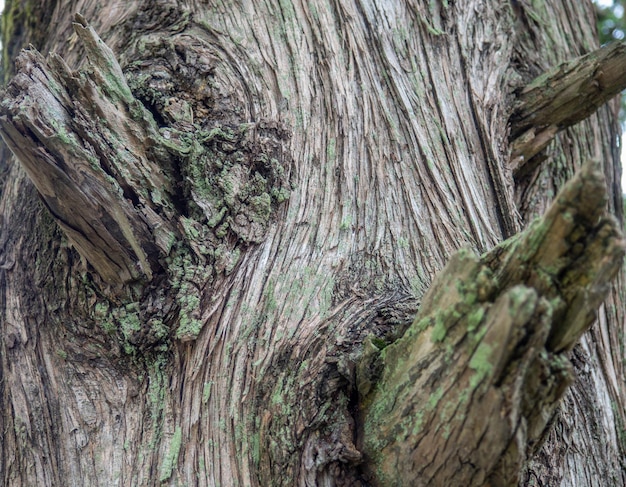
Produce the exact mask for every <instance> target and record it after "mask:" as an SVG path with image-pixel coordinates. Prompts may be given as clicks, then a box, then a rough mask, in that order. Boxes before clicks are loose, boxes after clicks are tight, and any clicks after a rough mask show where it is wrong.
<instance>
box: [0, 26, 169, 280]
mask: <svg viewBox="0 0 626 487" xmlns="http://www.w3.org/2000/svg"><path fill="white" fill-rule="evenodd" d="M77 20H78V23H76V24H75V29H76V32H77V34H78V35H79V37H80V38H81V39H82V40H83V42H84V44H85V46H86V49H87V53H88V56H89V60H90V70H89V71H88V72H79V73H76V72H72V71H71V70H70V68H69V67H68V66H67V65H66V64H65V62H64V61H63V59H61V58H60V57H58V56H56V55H54V54H51V55H50V56H49V57H48V59H47V60H46V59H44V58H43V56H42V55H41V54H39V53H38V52H37V51H35V50H34V49H30V50H27V51H24V52H22V53H21V55H20V57H19V58H18V60H17V70H18V73H17V75H16V76H15V78H14V79H13V80H12V81H11V83H10V84H9V85H8V86H7V88H6V93H5V96H4V99H3V101H2V103H1V105H0V127H1V132H2V136H3V138H4V140H5V142H6V143H7V145H8V146H9V147H10V148H11V150H12V151H13V152H14V153H15V155H16V156H17V158H18V159H19V160H20V162H21V163H22V165H23V166H24V168H25V169H26V171H27V173H28V175H29V177H30V179H31V180H32V181H33V183H34V184H35V186H36V187H37V189H38V191H39V193H40V194H41V197H42V199H43V201H44V203H45V204H46V206H47V207H48V208H49V209H50V211H51V213H52V214H53V215H54V216H55V218H56V220H57V222H58V224H59V225H60V226H61V228H62V229H63V230H64V232H65V233H66V234H67V236H68V237H69V238H70V240H71V241H72V242H73V244H74V245H75V246H76V248H77V249H78V250H79V252H80V253H81V254H82V255H83V256H84V257H85V258H86V259H87V260H88V261H89V262H90V264H91V265H93V267H94V268H95V269H96V270H97V271H98V273H99V274H100V275H101V276H102V277H103V278H104V279H105V280H106V281H108V282H109V283H112V284H123V283H126V282H130V281H135V280H145V281H148V280H150V279H151V278H152V275H153V273H154V272H155V271H156V270H158V269H159V266H160V264H159V262H158V258H157V257H158V253H159V251H160V250H163V247H164V246H165V245H166V241H167V240H168V238H167V236H166V234H171V233H172V232H173V230H172V229H171V228H169V225H168V222H167V219H166V218H164V217H163V216H160V215H159V214H167V213H168V211H169V210H168V207H169V208H171V203H169V196H168V194H169V193H171V189H170V183H169V180H168V178H167V176H166V175H165V173H164V172H163V170H162V169H161V167H160V166H159V165H157V164H156V163H154V162H153V160H152V159H151V157H150V154H149V152H150V151H152V150H153V147H154V145H155V144H156V141H157V140H158V131H157V130H158V129H157V127H156V125H155V123H154V121H153V120H152V119H151V116H150V115H149V113H148V112H147V111H146V110H145V109H144V108H143V107H142V105H141V104H140V103H139V102H138V101H137V100H135V99H134V98H133V96H132V94H131V92H130V89H129V88H128V86H127V85H126V82H125V81H124V77H123V76H122V74H121V69H120V67H119V65H118V64H117V61H116V60H115V57H114V56H113V54H112V52H111V50H110V49H109V48H108V47H107V46H106V45H105V44H104V43H103V42H102V40H101V39H100V38H99V37H98V36H97V35H96V33H95V32H94V31H93V29H92V28H91V27H88V26H86V25H85V24H84V22H83V23H80V17H79V16H78V17H77Z"/></svg>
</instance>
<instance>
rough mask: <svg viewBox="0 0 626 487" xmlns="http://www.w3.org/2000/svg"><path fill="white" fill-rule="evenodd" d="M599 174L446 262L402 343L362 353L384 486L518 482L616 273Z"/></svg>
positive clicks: (368, 435) (366, 414) (369, 448)
mask: <svg viewBox="0 0 626 487" xmlns="http://www.w3.org/2000/svg"><path fill="white" fill-rule="evenodd" d="M597 166H598V165H597V164H593V163H588V164H586V165H584V166H583V168H582V169H581V170H580V171H579V173H578V174H577V175H576V177H575V178H574V179H573V180H572V181H570V182H569V183H568V184H567V185H566V186H565V187H564V188H563V190H562V191H561V192H560V193H559V195H558V196H557V197H556V199H555V201H554V203H553V204H552V206H551V207H550V209H549V210H548V211H547V212H546V214H545V215H544V216H543V217H542V218H541V219H540V220H538V221H536V222H534V223H533V224H531V225H530V226H529V228H528V229H527V230H526V231H524V232H522V233H521V234H519V235H516V236H514V237H512V238H511V239H509V240H507V241H505V242H503V243H502V244H501V245H499V246H497V247H496V248H495V249H493V250H491V251H490V252H487V253H486V254H484V255H483V256H482V257H480V258H478V257H476V256H474V255H473V254H472V253H471V252H468V251H462V252H460V253H458V254H456V255H455V256H453V257H452V258H451V260H450V262H449V263H448V264H447V266H446V267H445V268H444V269H443V270H442V271H441V273H440V275H439V276H438V277H437V278H436V279H435V281H434V282H433V284H432V285H431V287H430V289H429V291H428V292H427V293H426V295H425V296H424V299H423V301H422V303H421V306H420V310H419V312H418V314H417V316H416V318H415V321H414V323H413V325H412V326H411V327H410V328H409V329H408V330H407V331H406V333H405V334H404V335H403V336H402V337H401V338H400V339H399V340H397V341H396V342H394V343H392V344H391V345H389V346H387V347H385V348H383V349H382V351H381V352H380V355H379V356H377V355H376V354H372V353H365V354H364V359H365V360H368V361H369V362H370V363H372V362H376V366H375V367H372V366H369V365H367V364H365V365H361V366H360V367H359V368H358V370H359V371H362V372H361V373H363V371H364V372H365V373H366V374H367V373H368V371H371V370H374V372H375V373H378V374H379V375H378V377H376V376H374V377H371V376H368V375H365V376H364V377H357V383H358V384H362V385H364V386H365V387H364V388H363V389H362V390H361V393H362V396H363V397H362V407H363V413H362V417H363V431H362V442H363V448H364V451H365V452H366V455H368V457H369V459H370V460H371V461H372V462H373V465H374V468H373V469H372V471H371V475H372V476H373V477H374V478H376V479H377V481H378V482H381V483H382V484H384V485H401V484H402V483H403V482H406V481H407V479H408V478H410V479H412V480H411V481H412V482H413V483H414V485H433V484H436V485H446V484H448V483H450V482H461V483H463V485H477V486H478V485H484V484H485V483H488V484H490V485H512V484H515V483H517V481H518V479H519V478H518V475H519V472H520V470H521V467H522V465H524V463H525V461H526V459H527V458H529V457H530V456H531V455H532V453H533V452H534V451H535V450H536V449H537V448H538V446H539V445H540V444H541V442H542V439H543V437H544V435H545V434H546V431H547V427H548V425H549V423H550V420H551V418H552V417H553V415H554V412H555V409H556V406H557V405H558V401H559V399H560V398H561V397H562V395H563V394H564V392H565V390H566V388H567V386H568V385H569V384H570V382H571V381H572V380H573V371H572V366H571V364H570V362H569V360H568V355H567V352H568V351H569V350H570V349H571V348H572V347H573V346H574V344H575V343H576V342H577V340H578V339H579V337H580V336H581V335H582V333H583V332H584V331H585V330H586V329H587V328H588V327H589V326H590V325H591V323H592V322H593V321H594V319H595V316H596V315H595V312H596V309H597V308H598V307H599V306H600V304H601V303H602V301H603V300H604V298H605V297H606V294H607V292H608V289H609V283H610V282H611V280H612V279H613V277H614V276H615V275H616V274H617V272H618V271H619V270H620V268H621V265H622V261H623V257H624V252H625V242H624V240H623V238H622V236H621V233H620V231H619V227H618V224H617V222H616V221H615V220H614V219H613V218H612V217H609V216H606V215H604V211H605V204H606V190H605V189H604V177H603V175H602V174H601V173H600V172H599V169H598V167H597ZM372 383H373V384H375V385H374V386H373V387H372ZM468 435H469V436H468ZM398 479H402V481H399V480H398Z"/></svg>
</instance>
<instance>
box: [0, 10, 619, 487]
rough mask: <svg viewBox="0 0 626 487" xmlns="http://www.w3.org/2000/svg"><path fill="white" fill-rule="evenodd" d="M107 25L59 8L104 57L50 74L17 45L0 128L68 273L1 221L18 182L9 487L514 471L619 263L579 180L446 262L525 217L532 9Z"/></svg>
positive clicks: (144, 15)
mask: <svg viewBox="0 0 626 487" xmlns="http://www.w3.org/2000/svg"><path fill="white" fill-rule="evenodd" d="M100 3H101V2H96V1H92V0H76V1H72V2H65V3H64V4H63V5H66V6H67V5H72V6H75V5H81V6H84V7H88V8H89V9H90V12H91V15H90V16H89V18H90V19H91V21H92V22H98V23H99V25H100V26H104V31H105V32H107V29H108V34H109V37H106V34H105V33H103V36H105V38H107V41H108V42H109V41H113V42H112V43H111V46H112V47H113V48H114V50H115V49H118V50H117V51H116V53H117V54H116V55H113V51H112V50H109V49H108V48H107V47H106V46H105V44H104V43H103V42H102V40H100V39H99V37H98V36H97V35H96V34H95V31H94V29H92V28H91V27H89V26H88V25H87V22H86V21H85V20H84V19H83V18H82V17H80V16H77V17H76V19H75V20H76V21H75V22H74V25H73V28H74V30H75V32H76V34H77V36H78V38H79V39H80V41H81V42H80V43H77V44H76V45H78V47H76V45H75V44H72V43H70V44H69V45H65V44H63V45H62V46H61V49H66V52H63V58H64V59H65V60H66V62H64V61H63V60H62V59H61V57H60V56H57V55H51V56H50V57H48V59H47V60H46V59H44V58H43V57H42V56H41V55H40V54H39V53H38V52H37V51H35V50H34V49H30V50H28V51H26V52H25V53H23V54H22V55H21V57H20V60H19V62H18V73H17V74H16V77H15V79H14V80H13V81H12V82H11V83H10V84H9V85H8V87H7V89H6V92H5V95H8V96H5V97H4V99H3V101H2V103H1V106H0V124H1V128H2V133H3V137H5V139H6V141H7V143H8V144H9V145H10V146H11V148H12V149H13V151H14V152H15V154H16V155H17V157H18V158H19V160H20V161H21V162H22V165H23V167H24V168H25V169H26V171H27V172H28V174H29V176H30V178H31V179H32V181H33V182H34V183H35V186H36V187H37V189H38V190H39V193H40V195H41V197H42V199H43V201H44V204H45V206H47V208H48V209H49V210H50V214H51V215H52V216H53V217H54V218H55V220H56V222H57V223H58V225H59V227H60V228H61V229H62V230H63V231H64V232H65V235H66V236H67V237H68V239H69V241H70V243H72V244H73V246H74V247H75V248H76V249H77V250H78V252H79V253H80V256H82V260H81V259H80V258H78V256H77V254H76V253H75V252H74V250H72V249H68V248H67V246H65V244H64V243H63V242H62V239H61V238H60V237H59V234H58V233H54V230H51V229H50V225H49V223H50V222H49V221H48V220H46V219H45V218H47V217H42V216H41V215H42V214H45V215H47V213H45V212H42V213H36V215H37V216H36V217H31V220H29V222H30V224H32V225H33V227H32V228H37V229H39V228H40V226H38V225H35V223H34V222H37V223H40V222H43V223H44V224H42V225H41V229H42V230H41V232H42V233H45V232H46V231H49V232H50V234H51V235H52V236H51V235H47V234H46V235H45V236H44V237H42V238H41V241H39V240H35V242H34V243H32V246H29V245H26V244H25V243H24V242H25V241H26V240H27V239H26V238H24V236H23V234H22V233H20V231H19V228H20V227H19V224H18V223H16V219H19V218H20V216H22V215H24V214H26V215H27V216H28V215H32V213H34V210H32V208H33V207H34V208H37V207H36V205H35V204H34V203H33V202H32V200H31V203H30V207H28V208H27V210H28V209H30V211H31V213H30V214H29V213H27V211H26V210H24V212H22V211H21V209H20V208H17V206H19V205H16V204H15V203H14V201H15V197H14V196H15V195H16V194H19V190H20V189H21V188H24V187H26V188H28V187H29V186H28V185H27V184H26V183H25V182H24V180H23V175H22V174H21V172H20V170H19V169H16V168H15V167H14V168H12V170H13V172H12V177H13V178H14V181H17V182H18V183H19V184H18V183H15V184H14V185H13V186H11V187H9V188H8V189H7V192H5V193H2V195H1V196H2V199H0V207H2V208H9V209H10V211H8V212H7V213H8V215H9V216H10V217H11V218H12V220H9V224H10V225H11V227H10V228H12V229H13V232H12V233H11V234H10V235H0V237H1V238H0V247H2V248H5V247H6V248H7V249H9V250H7V251H6V254H7V255H9V256H14V257H13V260H12V261H10V260H8V261H7V262H5V264H3V265H1V266H0V283H7V284H6V286H5V288H6V293H5V294H6V297H5V302H4V303H3V304H4V305H5V306H3V307H2V309H1V310H2V313H3V316H2V317H3V318H4V319H3V320H2V323H1V325H2V327H3V328H2V330H3V333H4V334H5V340H4V341H2V342H1V343H0V346H2V352H3V353H2V355H3V356H2V357H1V358H2V367H3V368H2V369H0V373H1V374H2V377H1V378H2V379H3V380H1V381H0V388H1V389H2V396H0V397H1V398H2V401H3V404H7V405H10V407H6V408H3V410H6V411H11V413H7V414H6V416H0V419H2V420H6V424H3V426H6V427H5V428H4V431H5V432H6V437H5V441H4V443H3V456H2V458H1V461H2V462H3V463H2V465H1V466H0V469H2V471H3V472H4V474H3V475H4V478H5V479H6V483H9V484H10V483H14V484H24V485H34V484H61V483H63V480H64V479H65V478H66V477H67V476H68V473H69V474H71V477H72V478H73V479H78V480H76V481H75V482H76V484H91V485H96V484H98V483H100V484H102V485H114V484H116V483H117V484H120V485H154V484H155V483H157V482H160V483H164V484H169V485H176V484H181V483H185V484H187V483H189V484H193V483H196V482H197V483H198V484H199V485H210V486H215V485H222V486H235V485H285V486H293V485H303V486H305V485H307V486H308V485H311V486H312V485H359V483H361V484H367V483H371V484H374V485H376V484H378V485H386V484H389V483H392V484H393V483H397V484H404V485H407V484H409V485H410V484H414V483H418V484H419V482H424V483H426V482H428V481H431V482H432V483H436V482H442V483H445V482H449V483H454V484H476V485H479V484H481V483H484V482H487V481H489V482H491V483H493V484H494V485H496V484H507V483H510V482H513V481H514V479H516V478H518V476H519V473H520V470H522V469H523V468H524V466H525V465H526V464H527V463H528V462H527V461H528V460H529V458H530V456H531V455H532V453H533V452H535V451H536V450H537V449H538V448H539V447H540V444H541V440H542V438H543V437H544V436H545V434H546V432H547V431H548V424H549V421H550V419H552V418H553V417H554V412H555V408H556V405H557V404H558V400H559V398H560V397H561V396H562V394H563V392H564V390H565V388H566V386H567V384H568V383H569V382H570V381H571V378H572V372H571V368H570V365H569V362H568V351H569V350H570V348H571V347H572V346H573V344H574V343H575V342H576V340H577V339H578V338H579V336H580V334H581V333H582V332H583V331H584V330H585V329H586V328H587V327H588V326H589V323H590V322H591V321H592V319H593V312H594V310H595V309H596V308H597V307H598V305H599V303H600V302H601V300H602V299H603V297H604V295H605V293H606V285H607V283H608V281H609V280H610V278H611V277H612V276H613V274H614V273H615V272H616V270H617V269H618V268H619V266H620V259H621V258H622V255H623V243H622V240H621V237H620V236H619V232H618V231H617V229H616V224H615V223H614V222H613V221H611V219H610V218H605V217H604V216H603V214H604V211H605V209H604V205H605V200H604V196H603V195H604V194H605V193H604V189H603V178H602V177H601V176H600V174H599V172H598V169H597V168H596V169H594V168H592V167H591V166H585V167H584V168H583V170H582V171H581V173H580V174H579V176H577V177H576V178H575V179H574V180H573V181H572V182H570V183H569V185H567V186H566V188H565V189H564V190H563V192H562V193H561V194H560V195H559V196H558V197H557V199H556V201H555V203H554V204H553V206H552V207H551V208H550V209H549V211H548V212H547V213H546V215H545V217H544V218H543V219H542V220H540V221H539V222H537V223H535V224H532V225H531V226H530V227H529V229H528V230H527V231H525V232H523V233H521V234H518V235H516V236H515V237H513V238H512V239H510V240H507V241H506V242H504V243H502V244H500V245H499V246H497V247H496V248H494V249H493V250H491V251H489V252H488V253H486V254H484V255H483V256H482V257H481V258H476V257H473V255H472V254H471V253H469V252H465V253H461V254H457V255H456V256H453V257H452V258H450V259H449V258H448V256H449V255H451V254H452V253H453V251H455V250H456V249H457V248H458V247H459V246H460V245H465V246H470V247H472V248H474V249H477V250H479V251H480V252H484V251H485V250H486V249H488V248H491V247H493V245H495V243H497V242H499V241H501V240H502V239H504V238H505V237H506V236H509V235H511V234H515V233H517V232H518V230H519V229H520V228H521V227H522V226H523V224H524V218H525V217H527V216H528V213H524V214H523V215H522V214H520V212H518V208H517V207H516V201H515V195H514V194H515V191H517V190H518V189H519V188H516V187H514V186H515V183H516V181H515V179H514V178H513V176H512V174H511V173H510V172H509V169H510V168H509V167H508V166H507V162H508V156H509V154H510V151H509V149H510V147H509V146H508V139H507V128H506V120H508V119H509V114H510V106H509V105H508V104H507V103H506V102H505V100H506V99H508V95H511V94H510V93H509V92H508V91H507V90H508V89H509V88H511V82H510V79H515V80H518V78H517V77H515V76H513V75H512V71H514V68H512V67H511V65H512V64H514V63H513V61H512V58H513V57H514V56H513V50H514V47H513V46H514V45H517V44H516V41H517V40H518V39H516V38H515V37H514V36H513V34H514V33H517V34H515V36H517V35H519V36H520V38H522V35H521V34H520V32H526V30H528V31H529V32H531V31H532V28H531V27H530V26H529V21H528V18H526V17H527V16H526V13H527V12H525V9H527V8H528V6H527V5H526V4H525V3H520V2H514V4H515V6H516V9H512V8H511V6H510V5H508V4H507V3H506V2H505V3H502V2H495V1H494V2H492V3H491V4H490V3H489V2H484V1H480V2H471V3H472V8H466V3H465V2H425V1H424V2H421V1H411V2H377V1H366V2H360V1H357V2H354V3H350V2H339V3H334V4H328V2H319V3H316V2H294V3H293V4H292V3H290V2H288V1H287V2H283V1H281V2H276V4H274V3H272V2H263V3H257V4H256V6H255V9H254V10H251V9H250V4H249V3H247V2H234V3H233V4H232V5H228V7H226V6H224V5H227V3H226V2H223V3H222V4H220V6H219V7H216V8H218V10H219V9H222V10H221V11H219V12H217V14H216V13H215V12H213V11H208V10H203V9H202V8H201V7H200V5H204V4H203V3H202V2H193V1H192V2H190V3H187V2H185V3H184V4H183V3H182V2H181V3H180V4H179V3H178V2H177V1H174V0H171V1H170V0H163V1H159V2H145V3H142V2H141V1H137V2H134V3H133V4H132V5H131V6H130V11H129V12H128V13H127V12H120V11H112V12H109V13H110V14H111V15H99V14H98V12H99V10H98V9H99V8H100ZM190 5H193V6H194V7H193V14H192V13H190V9H192V7H190ZM546 5H547V6H548V7H549V8H551V9H554V10H555V11H557V12H562V10H559V9H560V8H561V7H562V8H563V9H565V7H567V8H571V9H574V10H575V11H576V12H577V14H580V15H578V16H579V17H581V18H582V17H583V16H582V14H581V12H582V13H584V6H582V7H581V5H579V4H578V3H571V2H566V3H563V4H561V3H559V2H553V3H552V2H551V3H549V4H546ZM142 6H143V9H144V10H141V7H142ZM165 7H167V8H165ZM67 8H69V7H67ZM546 8H547V7H546ZM257 9H258V10H257ZM533 13H534V12H533ZM55 15H57V16H60V17H63V12H62V11H60V12H59V11H58V10H55ZM576 18H578V17H576ZM117 21H119V22H120V24H119V25H121V27H119V29H120V30H119V32H122V34H120V35H112V34H111V32H112V31H111V26H112V25H117V24H116V22H117ZM516 22H519V23H522V24H523V23H524V22H525V23H526V24H525V25H526V30H524V29H522V30H520V29H518V28H517V27H515V28H514V26H515V24H516ZM63 25H65V24H63ZM533 25H534V24H533ZM68 26H69V23H68ZM68 26H65V27H68ZM65 27H63V28H62V27H59V29H60V30H61V31H63V29H65ZM99 31H100V30H99ZM115 32H118V31H117V30H116V31H115ZM579 32H580V29H578V30H576V29H575V30H574V33H573V34H578V33H579ZM573 34H572V35H573ZM585 35H587V33H586V32H585ZM66 37H67V36H66ZM535 38H536V37H535ZM581 43H582V41H581ZM575 45H576V46H578V44H575ZM568 46H569V44H568ZM83 48H84V49H85V51H86V52H87V54H88V61H89V62H88V65H87V67H86V68H85V69H77V70H73V69H71V68H70V67H69V66H68V65H72V58H73V59H74V61H76V60H77V59H80V58H81V52H82V51H81V49H83ZM551 52H552V51H551ZM568 55H569V54H568ZM117 59H119V60H120V61H119V64H118V60H117ZM505 60H506V61H505ZM120 65H121V66H122V67H120ZM459 73H460V75H459ZM535 75H536V73H534V74H533V77H534V76H535ZM531 78H532V77H529V79H531ZM513 84H515V83H513ZM523 92H525V91H524V90H522V93H523ZM511 96H512V95H511ZM519 103H520V105H518V106H517V109H518V110H522V109H523V105H524V102H523V95H522V97H521V98H520V102H519ZM529 106H530V105H529ZM585 110H587V108H585ZM516 113H517V112H516ZM519 113H521V112H519ZM585 113H588V111H585ZM605 115H606V114H605ZM571 117H574V115H571ZM571 117H570V118H569V119H568V120H572V119H573V118H571ZM511 120H514V117H513V118H512V119H511ZM542 123H543V122H542ZM546 123H547V122H546ZM531 125H532V124H531ZM544 128H545V127H543V126H541V127H539V126H537V127H534V129H536V130H538V131H541V130H543V129H544ZM516 130H517V129H515V128H514V130H513V133H514V134H517V132H516ZM524 131H525V132H524V133H527V132H529V131H530V132H532V131H533V126H528V127H526V126H525V127H524ZM515 136H516V135H515ZM605 138H607V139H608V136H607V137H605ZM581 154H584V155H585V157H583V156H582V155H580V157H578V158H576V157H571V158H569V159H568V160H567V165H566V167H567V169H568V170H570V169H573V168H574V167H577V166H578V165H579V163H580V160H587V159H589V157H587V156H588V155H589V154H588V153H587V152H585V151H583V150H581ZM603 162H604V161H603ZM611 167H612V166H611V162H610V160H609V157H608V156H607V157H606V162H605V165H604V169H605V171H606V170H607V168H608V169H610V168H611ZM539 168H541V167H540V166H539ZM564 172H565V173H567V171H564ZM567 176H568V177H569V174H567ZM609 179H610V178H609ZM554 184H555V185H556V183H554ZM533 190H537V191H538V192H540V193H541V197H542V198H544V199H546V200H547V199H552V194H550V193H549V191H543V190H541V188H540V189H537V188H533ZM538 208H540V210H541V212H543V208H542V207H541V206H540V205H538ZM16 215H17V216H16ZM7 242H8V243H7ZM60 242H61V243H60ZM40 255H43V256H44V257H40ZM3 256H4V254H3ZM32 256H36V258H37V259H40V258H41V259H42V260H45V261H46V262H50V264H49V266H50V267H46V266H45V265H41V264H38V265H37V266H35V268H34V269H31V270H29V269H27V266H25V265H24V262H25V261H27V260H28V259H29V258H31V257H32ZM6 259H8V257H6ZM33 260H34V258H33ZM446 260H449V264H448V266H447V267H446V268H445V269H444V270H443V271H441V273H440V275H439V277H438V278H437V279H436V280H435V282H434V283H433V284H432V286H431V287H430V291H429V292H428V294H426V295H425V297H424V299H423V302H422V304H421V306H418V305H419V302H420V299H421V298H422V296H424V289H426V288H427V287H428V285H429V283H430V282H431V281H432V278H433V276H434V275H435V274H436V273H437V270H438V269H440V268H441V267H443V264H444V262H445V261H446ZM15 262H17V265H16V264H15ZM30 274H33V275H34V277H32V281H33V282H34V283H36V285H34V286H31V285H30V283H31V281H30V279H31V278H29V277H28V276H29V275H30ZM40 283H44V284H45V286H41V287H42V289H41V297H40V301H41V302H39V301H37V300H36V298H39V295H37V296H36V297H35V298H33V296H32V294H29V293H32V289H33V288H37V286H38V285H39V284H40ZM418 308H419V313H418V315H417V318H416V319H414V318H415V315H416V313H417V312H418ZM33 316H35V317H36V318H33ZM616 316H617V317H619V316H622V315H621V314H620V312H616ZM613 320H614V321H615V322H617V321H618V319H617V318H615V317H614V318H613ZM411 323H413V324H412V325H411ZM405 331H406V332H405ZM400 336H402V338H400V339H398V337H400ZM381 350H382V351H381ZM619 363H621V362H619ZM5 377H6V380H4V378H5ZM619 393H620V392H619V391H618V392H616V397H619ZM603 414H604V416H602V418H606V417H607V414H608V413H606V411H603ZM59 418H61V419H59ZM602 424H604V423H602ZM579 443H581V442H579ZM582 443H584V444H585V446H588V444H593V445H597V444H598V441H597V439H596V438H595V437H590V438H589V441H588V442H582ZM616 444H617V443H616V442H615V441H614V442H612V443H611V448H612V449H611V452H613V453H612V457H611V458H609V459H607V461H606V463H605V465H607V470H611V469H613V470H611V472H614V470H615V469H614V466H615V464H616V461H615V458H616V456H615V454H614V452H616V451H617V450H618V449H619V447H618V446H616ZM564 456H565V455H562V456H561V458H563V457H564ZM545 463H546V465H550V462H545ZM5 465H7V466H6V467H5ZM586 471H591V468H589V467H588V468H587V470H586Z"/></svg>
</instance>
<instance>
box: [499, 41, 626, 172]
mask: <svg viewBox="0 0 626 487" xmlns="http://www.w3.org/2000/svg"><path fill="white" fill-rule="evenodd" d="M624 88H626V43H623V42H615V43H612V44H608V45H606V46H604V47H601V48H600V49H598V50H596V51H593V52H591V53H589V54H586V55H584V56H581V57H579V58H577V59H574V60H571V61H567V62H565V63H563V64H560V65H559V66H557V67H555V68H554V69H552V70H551V71H549V72H547V73H544V74H542V75H541V76H539V77H537V78H536V79H535V80H534V81H532V82H531V83H530V84H529V85H528V86H526V87H525V88H523V89H522V90H521V91H520V92H519V94H518V96H517V101H516V103H515V107H514V109H513V114H512V115H511V118H510V124H511V132H510V138H511V148H512V151H511V166H512V169H513V171H515V172H518V171H519V170H520V169H521V168H522V167H523V166H524V164H525V163H526V161H528V160H529V159H531V158H532V157H533V156H535V155H537V154H538V153H539V152H541V151H542V150H543V149H544V148H545V147H546V146H547V145H548V144H549V143H550V141H551V140H552V139H553V138H554V136H555V135H556V134H557V133H558V132H559V131H561V130H563V129H565V128H567V127H569V126H571V125H574V124H575V123H578V122H580V121H581V120H584V119H585V118H587V117H588V116H589V115H591V114H592V113H594V112H595V111H596V110H597V109H598V108H599V107H600V106H602V105H603V104H604V103H606V102H607V101H608V100H609V99H611V98H612V97H614V96H615V95H617V94H618V93H619V92H620V91H622V90H623V89H624Z"/></svg>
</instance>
